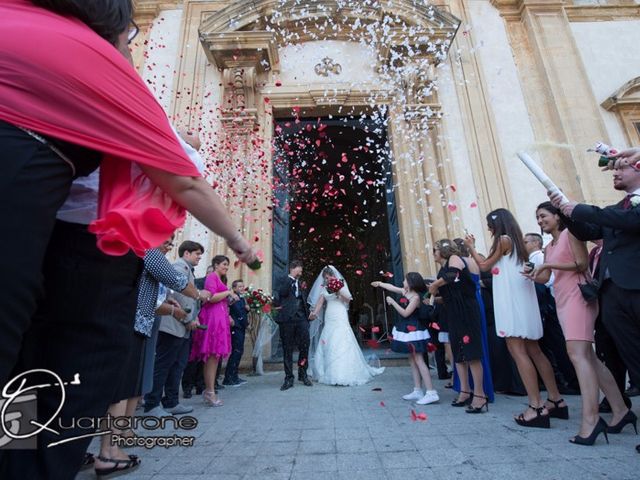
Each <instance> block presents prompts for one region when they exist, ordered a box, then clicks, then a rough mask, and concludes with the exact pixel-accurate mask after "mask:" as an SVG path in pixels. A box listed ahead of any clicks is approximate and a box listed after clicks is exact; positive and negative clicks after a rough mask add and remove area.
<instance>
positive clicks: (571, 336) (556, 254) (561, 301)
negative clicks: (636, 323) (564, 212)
mask: <svg viewBox="0 0 640 480" xmlns="http://www.w3.org/2000/svg"><path fill="white" fill-rule="evenodd" d="M544 261H545V263H573V262H574V261H575V258H574V257H573V252H572V251H571V244H570V242H569V232H568V230H563V231H562V233H560V237H558V242H557V243H556V244H555V245H552V244H549V245H547V247H546V249H545V251H544ZM553 274H554V281H553V291H554V295H555V299H556V309H557V311H558V319H559V320H560V325H561V326H562V332H563V333H564V338H565V339H566V340H584V341H587V342H593V330H594V328H595V323H596V317H597V316H598V303H597V302H591V303H587V302H586V301H585V300H584V298H583V297H582V293H580V288H578V283H585V277H584V275H587V278H591V277H590V276H589V273H588V272H585V274H582V273H578V272H568V271H564V270H555V269H554V270H553Z"/></svg>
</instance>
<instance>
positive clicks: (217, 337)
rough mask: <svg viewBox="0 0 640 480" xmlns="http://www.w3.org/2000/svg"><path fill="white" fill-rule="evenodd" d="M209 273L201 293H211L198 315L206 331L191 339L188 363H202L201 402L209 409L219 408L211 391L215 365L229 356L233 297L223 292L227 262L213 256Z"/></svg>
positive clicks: (214, 392) (212, 389)
mask: <svg viewBox="0 0 640 480" xmlns="http://www.w3.org/2000/svg"><path fill="white" fill-rule="evenodd" d="M211 264H212V266H213V272H211V273H210V274H209V275H208V276H207V279H206V280H205V282H204V289H205V290H207V291H208V292H210V293H211V298H210V299H209V301H208V302H206V303H203V304H202V309H201V310H200V314H199V315H198V319H199V320H200V324H201V325H206V326H207V328H206V330H200V329H198V330H196V331H195V333H194V335H193V346H192V348H191V356H190V357H189V361H194V360H202V361H203V362H204V383H205V391H204V393H203V394H202V397H203V399H204V402H205V403H206V404H207V405H209V406H211V407H221V406H222V405H223V403H222V400H220V399H219V398H218V396H217V395H216V391H215V384H216V370H217V369H218V362H219V361H220V360H221V359H222V358H224V357H228V356H229V354H230V353H231V330H230V321H229V297H232V298H233V297H235V298H236V299H237V297H236V295H235V294H234V293H233V292H232V291H231V290H229V288H227V285H226V284H225V282H224V281H223V280H226V275H227V271H228V270H229V258H227V257H225V256H224V255H216V256H215V257H213V260H212V261H211Z"/></svg>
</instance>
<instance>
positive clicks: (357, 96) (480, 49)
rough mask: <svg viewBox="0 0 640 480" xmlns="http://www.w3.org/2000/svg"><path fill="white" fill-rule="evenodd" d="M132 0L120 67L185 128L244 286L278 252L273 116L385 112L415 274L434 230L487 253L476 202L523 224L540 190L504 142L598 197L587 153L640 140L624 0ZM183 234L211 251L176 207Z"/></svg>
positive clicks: (426, 258) (629, 10)
mask: <svg viewBox="0 0 640 480" xmlns="http://www.w3.org/2000/svg"><path fill="white" fill-rule="evenodd" d="M135 3H136V21H137V23H138V24H139V26H140V27H141V28H142V32H143V33H144V35H141V38H137V39H136V42H135V45H133V46H132V47H133V53H134V60H135V62H136V66H137V67H138V68H139V71H140V73H141V75H142V76H143V78H144V79H145V80H146V81H147V83H148V84H149V86H150V88H151V89H152V90H153V91H154V92H155V94H156V96H157V98H158V99H159V101H160V102H161V103H162V105H163V106H164V108H165V109H166V111H167V113H168V115H169V116H170V118H171V119H172V121H173V122H174V124H175V125H176V126H178V127H183V128H186V129H188V130H193V131H199V132H200V137H201V139H202V140H203V145H204V146H203V152H204V156H205V157H206V160H207V162H208V164H209V165H210V166H211V171H212V174H211V175H212V176H211V181H212V184H213V185H214V186H215V188H216V189H217V191H218V192H219V193H220V195H221V196H222V197H223V199H225V200H226V201H227V203H228V204H229V206H230V210H231V212H232V214H233V215H234V217H235V218H236V219H237V223H238V225H239V226H240V227H241V228H242V230H243V233H244V234H245V235H246V236H247V238H249V239H251V240H252V241H253V242H255V245H256V246H257V247H258V248H259V249H260V250H262V252H264V267H263V268H262V269H261V270H259V271H258V272H257V273H255V274H254V276H252V277H250V278H249V279H248V282H250V283H254V284H257V285H260V286H262V287H265V288H267V289H269V287H270V284H271V275H272V272H273V270H272V268H273V265H274V262H275V259H274V251H275V250H277V249H278V248H285V249H286V248H287V247H288V246H287V244H286V239H287V238H288V237H286V238H285V239H284V240H283V239H280V240H279V239H278V238H274V232H277V231H278V230H277V225H275V223H276V222H277V221H278V218H276V217H277V206H274V204H273V201H274V200H273V198H274V195H273V190H272V189H273V175H274V163H275V162H277V158H276V157H277V156H278V152H277V150H276V149H274V148H273V141H274V139H275V137H276V136H277V135H278V129H279V128H278V125H280V124H281V123H282V122H285V124H286V122H293V123H294V124H295V123H296V122H300V121H303V120H305V119H306V120H308V119H318V120H317V122H318V125H320V124H321V123H322V121H323V120H322V119H325V120H326V119H335V118H345V119H348V118H351V119H357V118H360V117H364V116H368V117H373V118H378V119H380V118H384V121H383V124H384V128H385V132H384V133H385V136H386V142H387V146H388V156H389V165H390V174H391V178H392V181H391V182H389V183H388V184H387V185H386V186H385V187H384V189H386V190H387V193H389V192H391V195H392V196H393V199H394V202H393V203H394V208H395V212H397V222H396V224H397V227H396V229H397V237H398V239H397V240H398V242H399V246H400V247H399V248H400V251H401V262H402V266H403V268H404V270H405V271H411V270H416V271H420V272H423V273H425V274H427V275H433V274H434V273H435V266H434V264H433V260H432V255H431V248H432V246H433V244H434V242H435V241H436V240H438V239H440V238H453V237H459V236H462V235H463V234H464V232H465V230H467V231H468V232H470V233H474V234H475V236H476V238H477V239H478V243H479V249H480V250H483V251H485V252H486V251H487V248H488V246H489V245H490V244H489V241H490V239H489V236H488V233H487V232H486V225H485V223H486V222H485V216H486V215H487V213H488V212H490V211H491V210H492V209H495V208H499V207H504V208H508V209H510V210H511V211H512V212H513V213H514V215H515V216H516V218H517V219H518V220H519V222H520V223H521V226H522V228H523V230H525V231H538V228H537V225H536V224H535V207H536V205H537V204H538V203H540V202H542V201H544V200H545V199H546V195H545V190H544V188H543V187H542V186H541V185H540V184H539V183H538V182H537V181H536V180H535V178H534V177H533V176H532V175H531V174H530V172H529V171H528V170H527V169H526V168H525V167H524V166H523V165H522V163H521V162H520V161H519V160H518V158H517V156H516V153H517V152H519V151H527V152H528V153H530V154H531V155H532V156H533V157H534V159H535V160H536V161H537V162H539V164H540V165H541V166H542V167H543V169H544V170H545V171H546V172H547V173H548V174H549V175H550V176H551V178H552V179H553V180H554V181H555V182H556V183H557V184H558V185H559V186H560V187H561V188H562V189H563V190H564V191H565V192H566V193H567V195H568V196H569V197H570V198H572V199H576V200H580V201H583V200H584V201H587V202H590V203H594V204H599V205H604V204H607V203H611V202H614V201H617V200H618V199H619V195H617V194H616V192H614V191H613V189H612V187H611V175H610V174H609V173H602V172H601V171H600V169H599V168H598V167H597V159H598V156H597V155H595V154H593V153H588V152H587V149H588V148H589V147H592V146H593V145H594V144H595V143H596V142H597V141H603V142H605V143H607V144H609V145H612V146H615V147H616V148H618V149H621V148H625V147H628V146H631V145H636V146H637V145H640V50H638V49H637V48H636V46H637V45H639V44H640V2H639V1H637V0H432V1H430V2H428V3H427V2H426V1H424V0H363V1H359V2H354V1H348V0H328V1H314V0H237V1H230V0H229V1H226V0H215V1H204V0H184V1H162V0H157V1H156V0H139V1H137V2H135ZM345 121H346V120H345ZM278 122H280V123H278ZM313 128H317V127H315V126H314V127H313ZM237 165H239V166H242V167H243V168H242V171H240V169H238V170H236V166H237ZM354 169H355V167H354ZM388 203H389V202H388ZM280 207H282V205H280ZM312 230H313V226H312V227H311V228H309V229H308V231H309V232H311V231H312ZM392 236H393V232H392ZM182 239H193V240H197V241H200V242H201V243H203V244H204V245H205V248H206V250H207V252H206V257H207V258H211V257H212V256H213V255H215V254H218V253H225V252H226V248H225V245H224V244H223V243H220V241H219V239H217V238H215V237H214V236H212V235H211V234H209V233H208V232H206V231H205V230H204V229H203V228H202V226H201V225H200V224H199V223H198V222H197V221H196V220H195V219H192V218H190V219H189V220H188V221H187V224H186V225H185V228H184V230H183V231H182V232H181V233H180V234H179V237H178V238H177V241H181V240H182ZM278 241H281V242H282V241H284V242H285V245H284V246H283V245H280V246H278ZM203 263H204V262H203ZM201 268H203V269H204V267H203V266H201ZM199 273H203V272H199ZM235 273H236V274H237V275H244V276H245V278H246V276H247V272H245V271H238V272H235ZM231 276H232V277H234V275H233V273H232V274H231Z"/></svg>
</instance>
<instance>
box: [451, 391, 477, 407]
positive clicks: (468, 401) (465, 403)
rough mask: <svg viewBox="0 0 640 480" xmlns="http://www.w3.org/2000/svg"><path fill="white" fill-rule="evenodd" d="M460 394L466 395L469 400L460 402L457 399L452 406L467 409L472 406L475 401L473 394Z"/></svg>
mask: <svg viewBox="0 0 640 480" xmlns="http://www.w3.org/2000/svg"><path fill="white" fill-rule="evenodd" d="M460 393H461V394H462V393H466V394H467V395H469V397H468V398H466V399H464V400H458V399H457V398H456V399H454V400H453V402H451V406H452V407H465V406H467V405H471V402H472V401H473V393H471V392H463V391H460ZM458 398H460V396H459V395H458Z"/></svg>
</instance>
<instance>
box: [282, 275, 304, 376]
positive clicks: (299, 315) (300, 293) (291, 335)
mask: <svg viewBox="0 0 640 480" xmlns="http://www.w3.org/2000/svg"><path fill="white" fill-rule="evenodd" d="M296 283H297V286H296ZM275 291H276V293H277V295H278V298H277V299H276V305H277V307H279V311H278V313H277V315H276V317H275V319H276V321H277V322H278V324H279V326H280V339H281V340H282V350H283V353H284V372H285V382H287V381H293V379H294V376H293V365H292V364H293V350H294V348H295V347H298V350H299V352H300V355H299V356H298V379H300V380H304V379H306V378H307V367H308V358H307V357H308V355H309V305H307V292H306V290H304V289H303V288H302V282H301V281H300V280H297V281H296V280H295V279H294V278H292V277H291V276H286V277H284V278H282V279H281V280H280V281H278V284H277V288H276V289H275Z"/></svg>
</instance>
